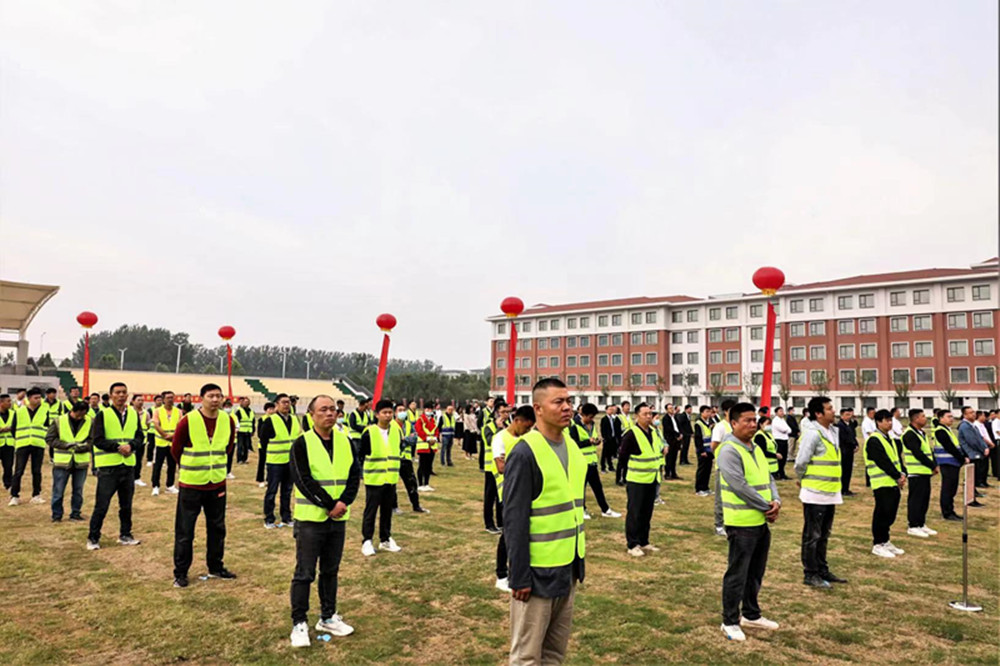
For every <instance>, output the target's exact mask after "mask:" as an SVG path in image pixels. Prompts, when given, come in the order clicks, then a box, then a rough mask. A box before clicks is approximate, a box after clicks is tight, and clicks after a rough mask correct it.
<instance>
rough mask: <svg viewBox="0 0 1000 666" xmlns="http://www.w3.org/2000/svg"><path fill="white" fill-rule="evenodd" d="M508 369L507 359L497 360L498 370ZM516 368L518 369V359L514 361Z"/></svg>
mask: <svg viewBox="0 0 1000 666" xmlns="http://www.w3.org/2000/svg"><path fill="white" fill-rule="evenodd" d="M506 367H507V359H505V358H498V359H497V368H498V369H503V368H506ZM514 367H517V359H514Z"/></svg>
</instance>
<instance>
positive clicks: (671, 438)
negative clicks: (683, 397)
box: [663, 405, 682, 481]
mask: <svg viewBox="0 0 1000 666" xmlns="http://www.w3.org/2000/svg"><path fill="white" fill-rule="evenodd" d="M674 412H675V409H674V406H673V405H667V413H666V414H665V415H664V417H663V440H664V441H665V442H666V444H667V462H666V467H665V468H664V470H663V478H665V479H668V480H673V481H681V480H682V479H681V477H679V476H677V454H678V453H679V452H680V448H681V440H682V436H681V432H680V424H679V423H678V422H677V414H675V413H674Z"/></svg>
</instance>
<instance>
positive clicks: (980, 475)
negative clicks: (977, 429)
mask: <svg viewBox="0 0 1000 666" xmlns="http://www.w3.org/2000/svg"><path fill="white" fill-rule="evenodd" d="M973 462H975V463H976V487H977V488H982V487H985V486H986V478H987V477H988V476H989V469H988V466H989V464H990V461H989V459H988V458H980V459H979V460H975V461H973ZM31 471H32V472H34V471H35V470H34V467H32V470H31Z"/></svg>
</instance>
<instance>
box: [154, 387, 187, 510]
mask: <svg viewBox="0 0 1000 666" xmlns="http://www.w3.org/2000/svg"><path fill="white" fill-rule="evenodd" d="M181 416H183V414H182V413H181V410H180V408H178V407H177V406H176V405H174V392H173V391H164V392H163V404H162V405H161V406H160V407H158V408H157V409H156V410H155V411H154V412H153V430H154V431H156V438H155V439H156V459H155V460H154V462H153V481H152V483H153V497H156V496H157V495H159V494H160V473H161V472H162V471H163V463H164V461H166V463H167V492H168V493H177V487H176V486H175V485H174V477H175V475H176V474H177V463H176V462H175V461H174V457H173V456H172V455H170V447H171V445H172V444H173V442H174V431H176V430H177V424H178V423H180V422H181Z"/></svg>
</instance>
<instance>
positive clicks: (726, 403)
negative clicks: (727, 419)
mask: <svg viewBox="0 0 1000 666" xmlns="http://www.w3.org/2000/svg"><path fill="white" fill-rule="evenodd" d="M743 404H745V405H749V404H750V403H748V402H746V403H743ZM735 406H736V401H735V400H728V399H727V400H723V401H722V404H721V405H720V406H719V409H721V410H722V411H724V412H725V413H726V416H728V415H729V410H730V409H732V408H733V407H735ZM752 406H753V405H751V407H752Z"/></svg>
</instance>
